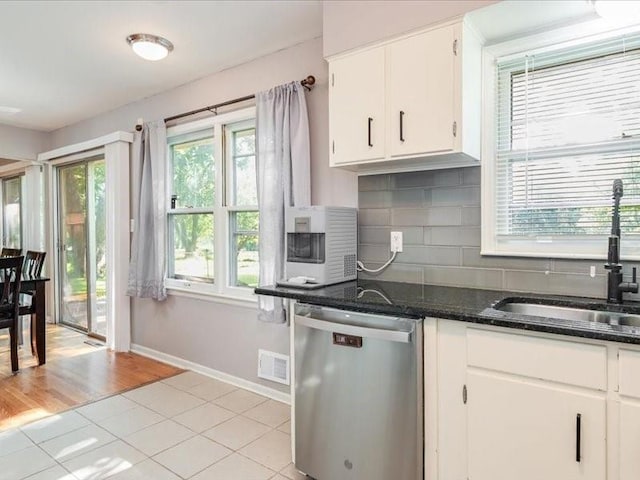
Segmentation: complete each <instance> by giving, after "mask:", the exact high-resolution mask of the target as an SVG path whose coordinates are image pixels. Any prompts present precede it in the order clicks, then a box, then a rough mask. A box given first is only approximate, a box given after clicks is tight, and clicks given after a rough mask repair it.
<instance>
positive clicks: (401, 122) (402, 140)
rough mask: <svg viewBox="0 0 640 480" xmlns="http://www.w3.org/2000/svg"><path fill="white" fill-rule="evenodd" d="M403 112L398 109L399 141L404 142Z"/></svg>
mask: <svg viewBox="0 0 640 480" xmlns="http://www.w3.org/2000/svg"><path fill="white" fill-rule="evenodd" d="M403 120H404V112H403V111H402V110H400V141H401V142H404V121H403Z"/></svg>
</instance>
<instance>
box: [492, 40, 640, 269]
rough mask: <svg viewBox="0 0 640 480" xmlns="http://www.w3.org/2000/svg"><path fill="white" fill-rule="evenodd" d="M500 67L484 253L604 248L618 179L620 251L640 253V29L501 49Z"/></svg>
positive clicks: (575, 253)
mask: <svg viewBox="0 0 640 480" xmlns="http://www.w3.org/2000/svg"><path fill="white" fill-rule="evenodd" d="M494 74H495V76H494V77H493V81H492V82H491V83H492V85H493V92H492V93H493V95H494V100H495V104H494V129H493V132H494V133H493V135H494V138H493V142H492V144H493V152H492V155H490V158H485V160H486V161H488V163H489V164H488V165H486V166H487V167H488V168H489V170H488V171H489V172H490V177H489V176H487V175H484V178H483V189H485V188H488V189H489V193H487V192H485V194H484V195H483V208H485V209H490V210H488V211H489V212H490V213H489V214H488V215H485V216H484V219H485V220H486V219H487V218H489V219H490V222H488V223H489V224H488V225H487V224H483V230H486V231H485V232H483V253H487V254H503V255H523V256H547V257H552V256H553V257H583V258H604V257H606V249H607V241H606V237H607V236H608V234H609V232H610V230H611V192H612V184H613V181H614V180H615V179H618V178H619V179H622V181H623V183H624V197H623V199H622V208H621V221H622V232H623V236H624V240H623V242H622V247H623V255H625V256H626V257H627V258H633V257H637V256H639V255H640V162H639V160H640V154H639V152H638V148H639V147H640V35H627V36H617V37H608V38H605V39H602V38H601V39H599V40H597V41H590V42H575V41H573V42H572V43H571V44H570V45H569V44H566V45H564V46H563V45H557V46H554V47H553V48H549V47H547V48H545V49H540V50H537V51H531V52H522V53H517V54H511V55H509V56H503V57H498V58H496V59H495V64H494ZM487 127H489V128H490V126H487ZM483 168H485V167H483Z"/></svg>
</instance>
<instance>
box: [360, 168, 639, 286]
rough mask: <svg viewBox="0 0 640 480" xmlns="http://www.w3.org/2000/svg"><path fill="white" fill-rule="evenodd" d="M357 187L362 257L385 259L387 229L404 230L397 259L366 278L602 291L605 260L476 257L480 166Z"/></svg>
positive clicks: (375, 262) (364, 180)
mask: <svg viewBox="0 0 640 480" xmlns="http://www.w3.org/2000/svg"><path fill="white" fill-rule="evenodd" d="M358 190H359V193H358V198H359V208H360V211H359V217H358V223H359V240H358V241H359V244H360V245H359V252H358V256H359V258H360V260H362V261H364V262H365V264H367V266H371V267H378V266H380V265H382V264H383V263H384V261H386V259H388V258H389V255H390V254H389V232H391V231H401V232H403V236H404V251H403V252H402V253H399V254H398V256H397V258H396V261H395V262H394V263H393V264H392V265H391V266H390V267H389V268H388V269H387V270H386V271H384V272H383V273H381V274H379V275H376V276H373V275H366V274H365V275H362V277H363V278H379V279H383V280H391V281H400V282H410V283H432V284H438V285H450V286H461V287H471V288H489V289H498V290H514V291H520V292H536V293H552V294H567V295H584V296H590V297H604V296H605V295H606V276H605V270H604V268H603V266H602V265H603V263H604V261H595V260H590V261H581V260H559V259H540V258H511V257H486V256H484V257H483V256H480V167H468V168H457V169H450V170H437V171H431V172H416V173H401V174H393V175H376V176H367V177H360V178H359V182H358ZM605 252H606V245H603V254H605ZM591 265H595V266H596V268H597V270H596V271H597V274H596V277H595V278H591V277H590V275H589V269H590V266H591ZM631 267H632V265H630V264H629V265H626V266H625V268H626V270H627V271H630V269H631Z"/></svg>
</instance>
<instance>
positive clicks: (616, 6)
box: [592, 0, 640, 23]
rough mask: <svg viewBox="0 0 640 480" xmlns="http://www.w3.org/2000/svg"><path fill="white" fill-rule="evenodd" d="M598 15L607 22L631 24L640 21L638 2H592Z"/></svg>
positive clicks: (608, 0)
mask: <svg viewBox="0 0 640 480" xmlns="http://www.w3.org/2000/svg"><path fill="white" fill-rule="evenodd" d="M592 1H593V8H595V10H596V13H597V14H598V15H600V16H601V17H602V18H604V19H605V20H610V21H613V22H623V23H631V22H635V21H637V20H638V19H640V1H638V0H592Z"/></svg>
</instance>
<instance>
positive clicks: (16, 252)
mask: <svg viewBox="0 0 640 480" xmlns="http://www.w3.org/2000/svg"><path fill="white" fill-rule="evenodd" d="M20 255H22V249H21V248H7V247H2V251H0V258H5V257H19V256H20Z"/></svg>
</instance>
